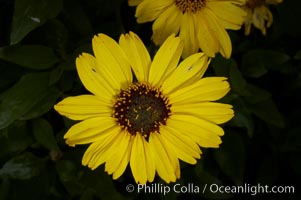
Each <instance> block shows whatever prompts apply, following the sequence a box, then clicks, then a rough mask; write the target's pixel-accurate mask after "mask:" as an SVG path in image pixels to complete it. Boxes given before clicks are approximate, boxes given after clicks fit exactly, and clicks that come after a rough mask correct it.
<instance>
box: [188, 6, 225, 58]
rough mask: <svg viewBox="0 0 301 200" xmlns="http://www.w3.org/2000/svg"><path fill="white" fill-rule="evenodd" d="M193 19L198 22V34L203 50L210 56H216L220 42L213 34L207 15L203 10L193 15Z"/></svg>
mask: <svg viewBox="0 0 301 200" xmlns="http://www.w3.org/2000/svg"><path fill="white" fill-rule="evenodd" d="M193 20H194V21H195V24H196V31H197V34H196V36H197V41H198V42H199V43H198V44H199V46H200V48H201V50H202V51H203V52H204V53H206V54H207V55H208V56H210V57H214V56H215V53H216V52H218V51H219V43H218V41H217V40H216V38H215V37H214V35H212V31H211V29H212V28H211V27H210V26H211V24H209V22H207V20H206V15H205V14H204V13H203V12H198V13H197V14H195V15H193Z"/></svg>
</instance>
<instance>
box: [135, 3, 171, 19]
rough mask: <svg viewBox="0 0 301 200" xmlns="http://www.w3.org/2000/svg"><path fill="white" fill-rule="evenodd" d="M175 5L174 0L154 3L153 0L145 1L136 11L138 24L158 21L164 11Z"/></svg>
mask: <svg viewBox="0 0 301 200" xmlns="http://www.w3.org/2000/svg"><path fill="white" fill-rule="evenodd" d="M172 3H173V0H161V1H156V3H154V1H153V0H144V1H142V2H141V3H140V4H139V5H138V6H137V9H136V14H135V16H136V17H137V22H138V23H144V22H149V21H153V20H154V19H156V18H157V17H158V16H159V15H160V14H161V13H162V11H163V10H164V9H165V8H167V7H168V6H170V5H171V4H172Z"/></svg>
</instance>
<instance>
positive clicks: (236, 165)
mask: <svg viewBox="0 0 301 200" xmlns="http://www.w3.org/2000/svg"><path fill="white" fill-rule="evenodd" d="M222 140H223V143H222V144H221V146H220V148H219V149H216V150H214V156H215V159H216V161H217V163H218V165H219V167H220V169H221V170H222V171H223V172H224V173H225V174H226V175H227V176H228V177H229V178H231V180H232V181H233V182H234V183H235V184H236V185H242V183H243V174H244V169H245V148H244V143H243V140H242V138H241V136H240V135H239V134H238V133H236V132H234V133H233V132H226V133H225V136H223V138H222Z"/></svg>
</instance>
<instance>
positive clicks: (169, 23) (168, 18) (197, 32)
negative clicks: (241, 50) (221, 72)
mask: <svg viewBox="0 0 301 200" xmlns="http://www.w3.org/2000/svg"><path fill="white" fill-rule="evenodd" d="M129 4H130V5H137V4H138V5H137V8H136V14H135V16H136V17H137V22H138V23H145V22H151V21H154V23H153V26H152V29H153V35H152V39H153V41H154V42H155V44H157V45H159V44H162V42H163V41H164V40H165V39H166V38H167V37H168V36H169V35H170V34H172V33H175V34H179V36H180V38H181V39H182V40H183V42H184V50H183V55H182V56H183V57H184V58H185V57H187V56H189V55H191V54H193V53H196V52H198V51H199V49H201V50H202V51H203V52H204V53H206V54H207V55H208V56H210V57H214V56H215V54H216V53H217V52H220V53H221V54H222V55H223V56H224V57H226V58H229V57H230V56H231V52H232V46H231V40H230V37H229V35H228V33H227V31H226V29H230V30H238V29H240V28H241V26H242V24H243V20H244V17H245V15H246V13H245V12H244V11H243V10H242V9H241V8H240V6H241V5H244V4H245V0H235V1H233V0H225V1H219V0H196V1H195V0H175V1H174V0H156V1H153V0H143V1H129Z"/></svg>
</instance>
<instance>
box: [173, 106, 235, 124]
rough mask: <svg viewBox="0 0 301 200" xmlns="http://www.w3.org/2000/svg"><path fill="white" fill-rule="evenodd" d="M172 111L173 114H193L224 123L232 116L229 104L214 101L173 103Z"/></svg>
mask: <svg viewBox="0 0 301 200" xmlns="http://www.w3.org/2000/svg"><path fill="white" fill-rule="evenodd" d="M172 111H173V113H174V114H186V115H193V116H196V117H199V118H201V119H204V120H207V121H210V122H212V123H215V124H221V123H225V122H227V121H229V120H230V119H231V118H232V117H233V116H234V111H233V110H232V106H231V105H229V104H222V103H215V102H204V103H195V104H189V105H185V104H180V105H177V104H175V105H173V106H172Z"/></svg>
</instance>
